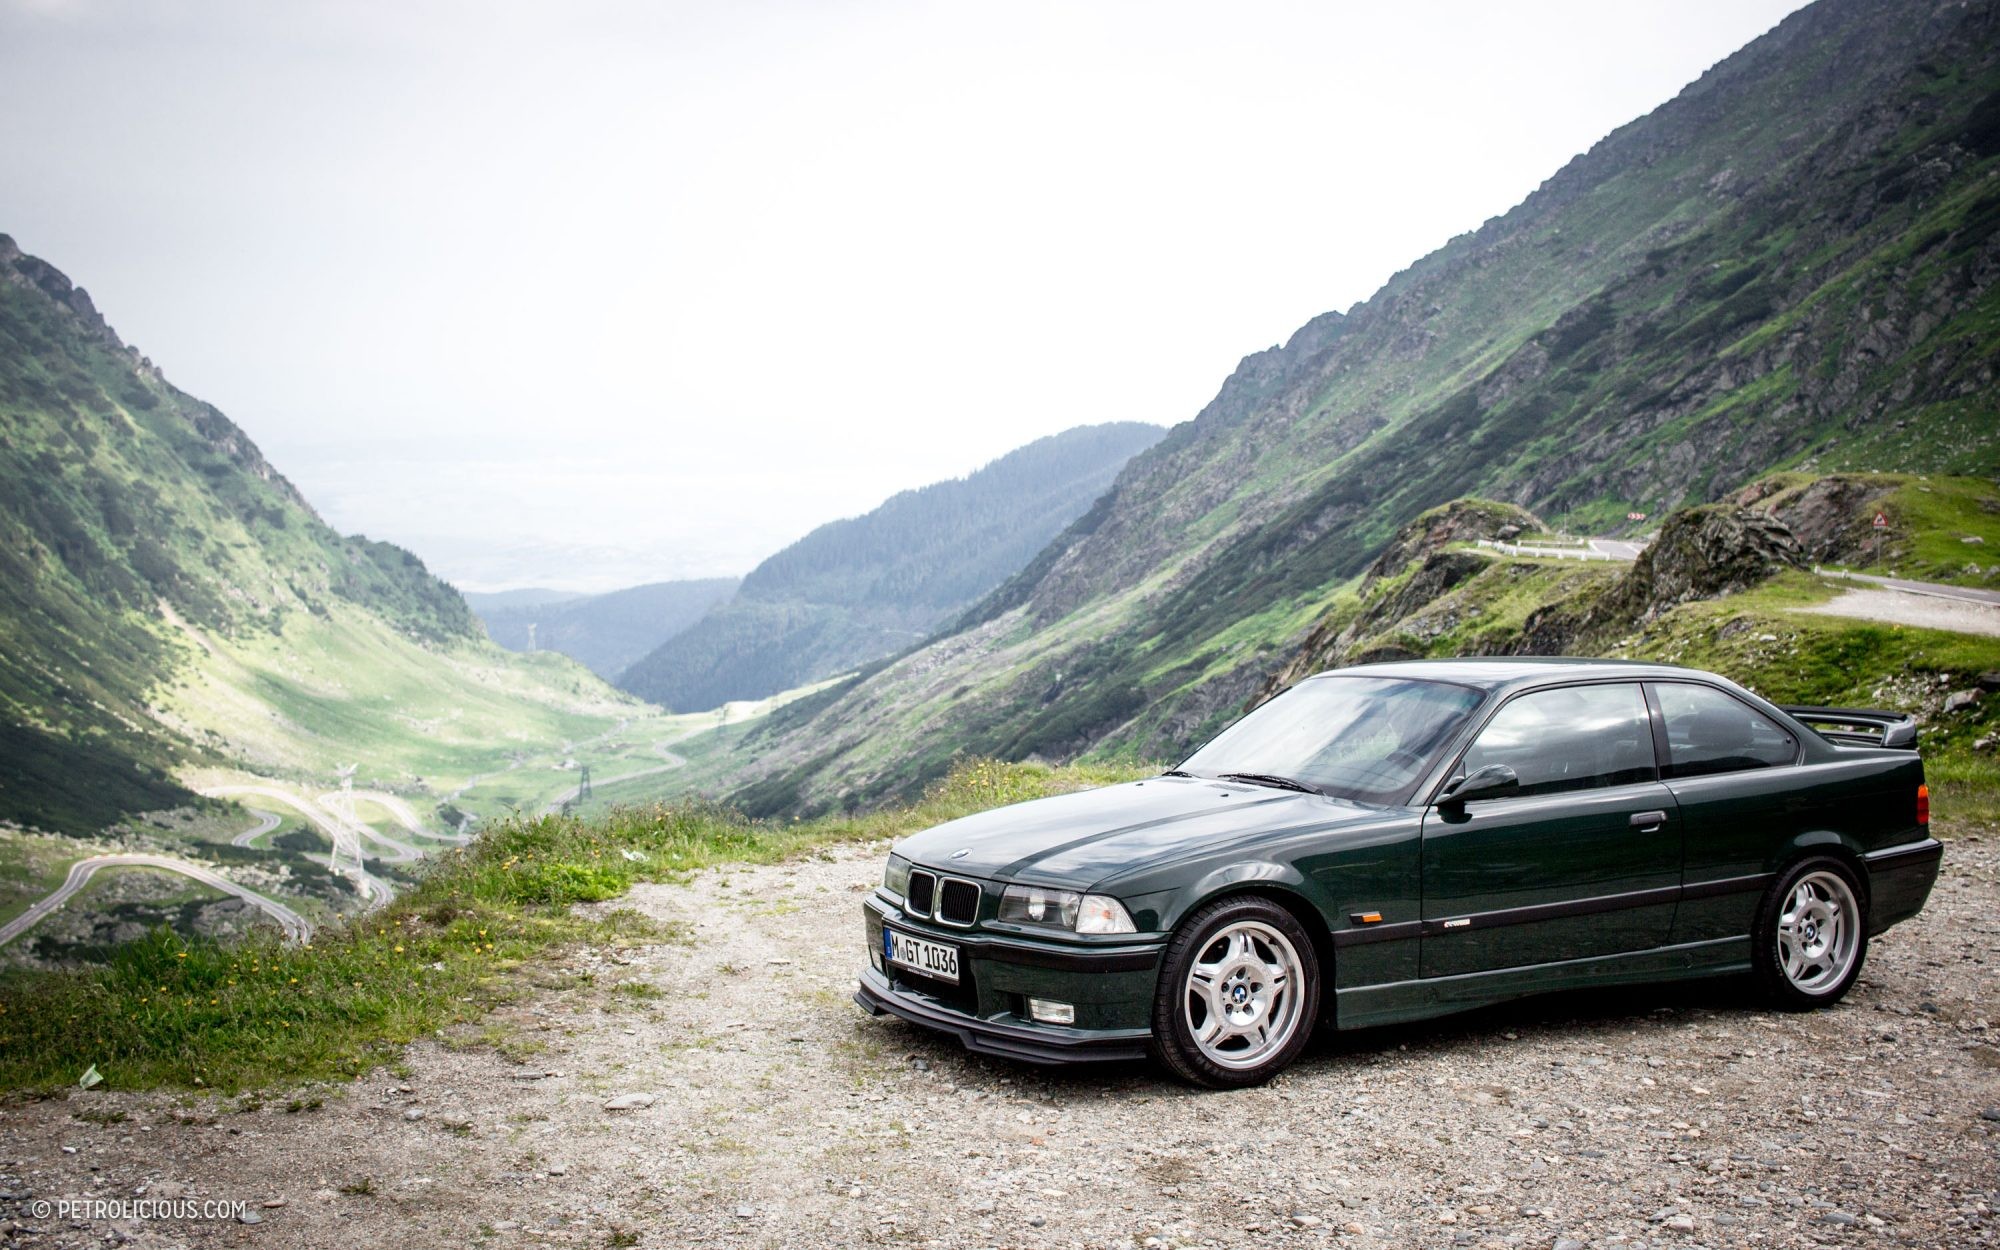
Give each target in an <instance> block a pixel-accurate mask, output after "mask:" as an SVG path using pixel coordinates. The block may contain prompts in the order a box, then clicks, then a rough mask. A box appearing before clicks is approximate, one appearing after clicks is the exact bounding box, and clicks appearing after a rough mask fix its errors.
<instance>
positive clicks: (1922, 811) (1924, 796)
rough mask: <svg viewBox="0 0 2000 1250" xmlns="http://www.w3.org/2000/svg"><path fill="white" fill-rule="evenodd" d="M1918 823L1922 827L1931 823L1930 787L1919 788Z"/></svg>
mask: <svg viewBox="0 0 2000 1250" xmlns="http://www.w3.org/2000/svg"><path fill="white" fill-rule="evenodd" d="M1917 823H1918V824H1920V825H1928V824H1929V823H1931V788H1930V787H1929V786H1918V787H1917Z"/></svg>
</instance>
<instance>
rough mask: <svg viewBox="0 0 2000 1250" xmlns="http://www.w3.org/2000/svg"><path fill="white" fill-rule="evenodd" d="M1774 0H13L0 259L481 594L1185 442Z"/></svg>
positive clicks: (688, 569) (328, 506) (1686, 74)
mask: <svg viewBox="0 0 2000 1250" xmlns="http://www.w3.org/2000/svg"><path fill="white" fill-rule="evenodd" d="M1797 7H1799V5H1798V4H1797V3H1796V2H1795V0H1672V2H1670V3H1638V2H1634V0H1624V2H1620V3H1603V2H1602V0H1588V2H1584V3H1543V4H1493V3H1490V0H1480V2H1477V3H1453V4H1445V3H1438V4H1420V3H1417V4H1394V5H1391V4H1380V3H1366V4H1359V3H1357V4H1335V3H1304V4H1240V5H1225V4H1215V3H1213V2H1212V0H1211V2H1208V3H1199V4H1177V3H1171V2H1164V0H1147V2H1145V3H1133V4H1083V3H1053V4H1040V3H1035V2H1033V0H1007V2H1005V3H990V4H985V5H975V4H970V3H938V4H913V5H903V4H891V3H842V2H839V0H806V2H800V3H759V2H756V0H715V2H714V3H708V4H701V5H681V4H667V3H643V2H634V3H576V2H570V3H548V4H508V3H496V2H494V0H476V2H472V0H469V2H467V3H462V4H456V3H426V2H422V0H396V2H394V3H362V2H356V0H341V2H328V3H319V2H317V0H285V2H284V3H275V4H274V3H264V2H262V0H249V2H245V3H201V2H195V0H187V2H175V0H130V2H119V3H114V2H111V0H25V2H24V0H0V150H4V151H5V153H6V160H5V162H4V166H0V169H4V172H0V232H6V233H10V234H12V235H14V236H15V238H16V240H17V241H18V242H19V243H20V245H21V246H22V247H23V248H24V249H25V250H27V251H29V252H33V253H35V254H37V255H40V256H42V257H44V258H46V259H47V260H49V261H50V262H52V263H53V264H55V265H56V266H57V267H58V268H60V269H62V270H64V271H65V272H67V273H68V274H69V275H70V276H71V277H72V278H73V279H75V280H76V281H77V282H78V283H79V284H81V285H83V286H85V287H87V288H89V290H90V291H91V293H92V295H93V296H94V297H95V299H96V300H97V304H98V307H99V308H100V309H102V310H103V311H104V312H105V314H106V316H107V317H108V318H109V319H110V321H111V322H112V324H113V325H114V326H116V327H117V329H118V330H119V332H120V333H121V334H122V335H123V336H124V337H125V338H126V340H127V341H128V342H132V343H135V344H137V345H138V346H139V347H140V348H141V349H142V350H144V351H145V352H147V353H148V354H149V355H151V356H152V358H153V359H154V360H155V361H156V362H157V363H158V364H160V365H161V366H162V368H164V369H165V371H166V373H167V376H168V377H169V378H171V379H173V380H174V381H175V382H176V383H177V384H179V385H180V386H181V387H183V388H184V389H186V390H189V391H191V392H193V393H194V394H196V395H199V396H201V397H202V398H204V399H207V400H210V401H211V402H213V403H215V404H217V405H218V406H219V407H221V408H222V409H223V410H224V411H225V412H227V413H229V414H230V416H232V417H233V418H235V420H236V421H237V422H238V423H239V424H241V425H242V426H243V427H244V428H245V429H246V430H248V431H249V433H250V434H251V436H252V437H253V438H255V439H256V440H257V441H258V443H259V444H261V445H262V447H263V448H264V450H265V452H266V453H267V454H268V455H269V456H270V457H271V459H272V460H273V461H274V462H276V464H277V465H278V466H279V467H280V468H281V469H282V470H283V471H284V472H285V473H286V474H287V475H289V476H290V477H291V478H292V480H293V481H294V482H296V483H297V484H298V485H299V487H300V488H301V489H302V490H303V491H304V492H305V494H306V496H307V498H308V499H310V500H311V501H312V502H313V503H314V504H315V506H317V507H318V508H319V510H320V511H321V513H322V514H323V515H325V516H326V517H327V519H328V520H329V521H331V522H332V523H333V524H335V525H337V526H339V527H340V528H341V529H343V530H350V531H355V530H358V531H362V532H365V533H367V534H369V535H370V536H372V537H377V538H387V539H390V540H393V541H396V542H400V543H403V544H405V545H407V546H409V547H412V548H413V549H415V550H416V551H417V552H418V554H420V555H422V556H423V557H424V558H425V559H426V560H428V561H429V562H430V563H431V564H432V566H433V567H434V568H436V569H437V570H438V571H440V572H441V573H443V574H444V575H445V576H447V577H449V578H451V579H452V580H454V581H456V582H457V583H458V584H460V585H461V586H463V587H465V588H467V589H493V588H498V587H502V586H524V585H542V586H556V587H564V588H571V589H608V588H610V587H613V586H619V585H629V584H633V583H636V582H643V581H654V580H660V579H665V578H670V577H680V576H707V575H714V574H724V573H741V572H744V571H746V570H748V569H749V568H750V566H751V565H753V564H754V563H755V562H756V561H757V560H758V559H760V558H761V557H763V556H765V555H767V554H769V553H770V552H771V551H773V550H775V549H777V548H778V547H780V546H783V545H784V544H785V543H787V542H789V541H791V540H792V539H794V538H796V537H798V536H799V535H800V534H802V533H804V532H805V531H806V530H808V529H810V528H812V527H813V526H814V525H816V524H818V523H820V522H822V521H826V520H830V519H832V518H834V517H837V516H842V515H850V514H853V513H857V512H861V511H865V510H866V509H868V508H870V507H873V506H874V505H875V504H877V503H879V502H880V501H881V500H882V499H883V498H884V497H886V496H887V495H889V494H891V493H893V492H895V491H897V490H899V489H904V488H907V487H912V486H918V485H922V484H924V483H926V482H930V481H935V480H938V479H940V478H945V477H952V476H957V475H961V474H963V473H966V472H968V471H970V470H971V469H973V468H975V467H977V466H978V465H980V464H982V463H984V462H985V461H987V460H990V459H992V458H993V457H995V456H997V455H1000V454H1002V453H1004V452H1006V451H1007V450H1009V449H1011V448H1013V447H1015V446H1018V445H1020V444H1021V443H1024V442H1026V441H1028V440H1030V439H1032V438H1036V437H1038V436H1041V435H1044V434H1049V433H1054V432H1056V431H1058V430H1062V429H1066V428H1068V427H1070V426H1073V425H1078V424H1083V423H1087V422H1095V421H1106V420H1126V419H1132V420H1143V421H1152V422H1157V423H1160V424H1163V425H1170V424H1173V423H1175V422H1178V421H1182V420H1186V419H1187V418H1189V417H1191V416H1193V415H1194V414H1195V413H1196V412H1197V411H1198V410H1199V409H1200V408H1201V406H1202V405H1203V404H1204V403H1205V402H1207V400H1208V399H1209V398H1210V397H1211V396H1212V395H1213V394H1214V392H1215V389H1216V387H1217V386H1218V385H1219V384H1220V382H1221V381H1222V379H1223V378H1224V377H1225V376H1226V375H1227V374H1228V372H1229V371H1230V370H1231V369H1232V368H1233V367H1234V366H1235V364H1236V361H1237V360H1238V359H1239V358H1240V357H1242V356H1243V355H1245V354H1246V353H1248V352H1252V351H1256V350H1260V349H1262V348H1265V347H1268V346H1270V345H1271V344H1273V343H1275V342H1278V341H1281V340H1283V339H1284V338H1285V337H1287V336H1288V335H1289V334H1290V333H1291V331H1292V330H1293V329H1294V328H1295V327H1297V326H1298V325H1299V324H1301V323H1302V322H1304V321H1305V320H1307V319H1308V318H1310V317H1312V316H1313V315H1315V314H1317V313H1320V312H1323V311H1325V310H1327V309H1330V308H1342V309H1344V308H1347V307H1348V306H1350V305H1352V304H1354V303H1355V302H1357V301H1359V300H1362V299H1365V298H1366V297H1367V296H1368V295H1369V294H1370V293H1371V292H1372V291H1374V289H1375V288H1376V287H1378V286H1379V285H1380V284H1381V283H1382V282H1383V281H1384V280H1385V279H1387V278H1388V277H1389V276H1390V275H1391V274H1392V273H1394V272H1395V271H1397V270H1399V269H1401V268H1403V267H1404V266H1406V265H1408V264H1409V263H1410V262H1411V261H1413V260H1415V259H1416V258H1417V257H1419V256H1421V255H1422V254H1424V253H1425V252H1428V251H1430V250H1431V249H1433V248H1435V247H1437V246H1438V245H1439V244H1441V243H1443V242H1444V241H1445V240H1446V239H1448V238H1450V237H1451V236H1452V235H1455V234H1459V233H1462V232H1464V231H1466V230H1469V229H1472V228H1474V227H1476V226H1478V225H1479V223H1480V222H1481V221H1483V220H1485V219H1486V218H1488V217H1491V216H1493V215H1495V214H1497V213H1501V212H1504V211H1506V210H1507V209H1508V208H1509V207H1511V206H1513V205H1514V204H1516V203H1518V202H1519V201H1520V200H1521V199H1522V197H1523V196H1525V195H1526V194H1527V193H1528V192H1530V191H1532V190H1533V189H1534V188H1535V186H1536V185H1537V184H1539V183H1540V182H1541V181H1542V180H1543V179H1545V178H1546V177H1548V176H1549V175H1550V174H1551V173H1553V172H1554V171H1555V170H1556V169H1557V168H1559V167H1560V166H1561V165H1562V164H1563V163H1564V162H1565V161H1567V160H1568V159H1569V158H1570V157H1571V156H1573V155H1575V154H1576V153H1578V152H1581V151H1583V150H1584V149H1585V148H1587V147H1589V146H1590V145H1591V144H1592V143H1593V142H1595V141H1596V140H1597V139H1599V138H1600V137H1602V136H1603V135H1604V134H1605V133H1606V132H1608V131H1610V130H1611V129H1613V128H1615V127H1617V126H1618V125H1621V124H1622V123H1624V122H1627V121H1629V120H1631V119H1632V118H1634V117H1637V116H1639V115H1641V114H1643V113H1645V112H1648V111H1649V110H1651V109H1652V108H1654V107H1656V106H1657V105H1659V104H1660V103H1662V102H1664V101H1665V100H1667V99H1668V98H1670V97H1671V96H1672V95H1673V94H1674V93H1675V92H1677V91H1678V90H1679V89H1680V88H1681V87H1682V86H1684V85H1685V84H1686V83H1688V82H1690V81H1692V80H1693V79H1694V78H1696V77H1697V76H1699V75H1700V74H1701V72H1702V71H1703V70H1705V69H1706V68H1707V67H1708V66H1710V65H1712V64H1713V63H1714V62H1716V61H1718V60H1720V59H1722V58H1723V57H1725V56H1727V55H1728V54H1729V53H1730V52H1732V51H1734V50H1735V49H1736V48H1738V47H1740V46H1741V45H1742V44H1744V43H1746V42H1748V41H1749V40H1750V39H1752V38H1754V37H1755V36H1756V35H1758V34H1760V33H1761V32H1763V31H1764V30H1766V29H1768V28H1769V27H1771V26H1772V25H1774V24H1775V23H1776V22H1777V21H1778V20H1779V19H1780V18H1781V17H1783V16H1784V14H1785V13H1786V12H1788V11H1790V10H1792V9H1794V8H1797Z"/></svg>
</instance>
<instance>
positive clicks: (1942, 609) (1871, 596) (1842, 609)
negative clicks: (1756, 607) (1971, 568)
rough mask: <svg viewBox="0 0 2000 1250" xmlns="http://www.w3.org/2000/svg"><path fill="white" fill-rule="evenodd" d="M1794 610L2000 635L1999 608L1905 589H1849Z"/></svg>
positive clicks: (1966, 632)
mask: <svg viewBox="0 0 2000 1250" xmlns="http://www.w3.org/2000/svg"><path fill="white" fill-rule="evenodd" d="M1795 610H1796V611H1799V612H1815V613H1818V614H1819V615H1821V616H1849V617H1853V618H1855V619H1856V620H1862V621H1883V622H1886V623H1888V624H1890V625H1910V626H1914V627H1916V628H1918V629H1947V630H1951V631H1952V632H1954V633H1960V634H1985V635H1987V636H1989V637H1994V638H2000V607H1995V606H1994V605H1992V604H1990V603H1971V602H1968V601H1966V600H1963V599H1943V598H1939V597H1938V596H1936V595H1916V594H1911V593H1909V592H1908V591H1902V590H1849V591H1844V592H1842V593H1841V594H1840V595H1839V596H1838V597H1837V598H1834V599H1829V600H1828V601H1827V602H1825V603H1821V604H1815V605H1814V606H1812V607H1809V608H1798V609H1795Z"/></svg>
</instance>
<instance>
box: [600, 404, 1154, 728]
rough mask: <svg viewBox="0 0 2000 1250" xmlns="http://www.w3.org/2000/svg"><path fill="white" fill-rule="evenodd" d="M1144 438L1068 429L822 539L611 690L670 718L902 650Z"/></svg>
mask: <svg viewBox="0 0 2000 1250" xmlns="http://www.w3.org/2000/svg"><path fill="white" fill-rule="evenodd" d="M1163 433H1164V431H1163V430H1161V429H1160V428H1159V427H1158V426H1152V425H1142V424H1138V423H1136V422H1118V423H1111V424H1106V425H1091V426H1080V427H1078V428H1076V429H1073V430H1067V431H1065V432H1063V433H1061V434H1056V435H1052V436H1050V437H1048V438H1043V439H1037V440H1036V441H1035V442H1032V443H1029V444H1028V445H1027V446H1025V447H1022V448H1019V449H1017V450H1015V451H1012V452H1009V453H1008V454H1007V455H1005V456H1002V457H1001V458H1000V459H998V460H995V461H994V462H993V463H991V464H989V465H987V466H985V467H984V468H982V469H980V470H978V471H977V472H975V473H973V474H971V475H970V476H968V477H965V478H963V479H955V480H952V481H948V482H938V483H935V484H933V485H930V486H926V487H923V488H922V489H920V490H911V491H904V492H903V493H902V494H899V495H897V496H895V497H894V498H892V499H890V500H889V501H888V502H886V503H884V504H883V505H882V506H881V507H879V508H877V509H875V510H874V511H873V512H870V513H868V514H867V515H865V516H859V517H853V518H850V519H848V520H843V521H834V522H832V523H831V524H827V525H822V526H820V527H819V528H818V529H816V530H814V531H813V532H812V533H810V534H808V535H806V536H805V537H804V538H801V539H800V540H799V541H798V542H795V543H793V544H792V545H791V546H789V547H787V548H785V549H784V550H783V551H780V552H778V553H777V554H776V555H774V556H772V557H771V558H770V559H768V560H766V561H764V562H763V563H762V564H760V565H758V566H757V567H756V568H755V569H753V570H751V572H750V575H749V576H748V577H746V578H744V579H743V586H742V589H741V590H740V591H739V592H738V593H737V595H736V597H735V599H733V600H732V601H731V602H729V603H728V604H726V605H724V606H723V607H720V608H718V609H717V610H715V611H713V612H711V613H709V614H708V616H707V617H705V618H704V619H703V620H702V621H701V622H700V623H698V624H697V625H695V626H694V627H693V628H691V629H688V630H686V631H685V632H683V633H681V634H679V635H678V636H677V637H675V638H673V639H671V640H669V641H668V642H667V643H665V644H664V645H663V646H661V647H660V648H659V649H658V650H657V651H655V652H653V653H652V654H651V655H648V656H647V657H646V658H644V659H643V660H641V661H639V662H638V663H636V664H634V665H633V666H632V667H631V669H630V670H628V671H627V672H626V674H625V675H624V677H623V678H621V679H620V681H619V684H620V685H622V686H624V687H625V688H626V689H627V690H631V691H633V692H635V693H637V694H639V695H641V696H643V697H645V698H648V699H651V700H653V701H654V702H656V703H661V704H664V705H665V706H667V707H670V708H675V709H679V710H682V711H691V710H696V709H701V708H709V707H717V706H720V705H721V704H723V703H725V702H728V701H729V700H732V699H758V698H763V697H765V696H766V695H770V694H775V693H777V692H778V691H780V690H788V689H792V688H794V687H798V686H803V685H806V684H808V683H810V682H813V681H817V680H819V679H821V678H824V677H828V676H832V675H833V674H836V673H839V672H842V671H843V670H846V669H850V668H853V667H854V666H855V665H857V664H861V663H865V662H867V661H870V660H874V659H878V658H880V657H882V656H885V655H890V654H893V653H895V652H898V651H901V650H904V649H905V648H907V647H909V646H910V645H911V644H913V643H915V642H918V641H920V640H921V639H923V638H925V637H927V636H929V635H930V634H931V633H932V632H933V631H934V630H935V629H937V628H938V627H939V626H940V625H943V624H945V623H946V622H948V621H950V620H951V619H952V618H953V617H954V616H956V615H957V614H958V613H960V612H963V611H964V610H965V609H966V608H967V607H969V606H970V605H971V604H972V603H973V602H974V601H975V600H977V599H978V598H979V597H980V596H981V595H984V594H986V593H987V592H988V591H990V590H992V589H993V587H994V586H996V585H998V584H999V583H1000V582H1001V580H1002V579H1004V578H1006V577H1007V576H1008V575H1010V574H1012V573H1013V572H1014V571H1015V570H1017V569H1019V568H1020V567H1021V566H1022V565H1023V564H1026V563H1027V562H1028V559H1029V558H1030V557H1031V556H1033V555H1034V554H1035V553H1036V552H1037V551H1039V550H1040V549H1041V548H1042V546H1043V545H1044V544H1046V543H1047V542H1048V541H1049V539H1051V538H1053V537H1054V536H1055V535H1056V533H1057V532H1058V531H1060V530H1061V529H1062V528H1063V527H1064V526H1066V525H1068V524H1069V523H1070V522H1071V521H1074V520H1075V519H1076V518H1077V516H1078V515H1079V514H1081V513H1082V512H1083V511H1084V510H1085V509H1086V508H1088V507H1090V505H1091V503H1092V501H1094V500H1095V499H1097V498H1098V496H1099V495H1101V494H1102V493H1103V492H1104V489H1105V488H1106V487H1107V486H1109V485H1110V484H1111V481H1112V479H1113V478H1114V477H1115V476H1116V475H1117V473H1118V470H1119V469H1120V467H1122V466H1123V465H1124V464H1125V462H1126V461H1127V460H1129V459H1130V458H1131V457H1132V456H1133V455H1134V454H1136V453H1138V452H1140V451H1143V450H1144V449H1146V448H1147V447H1150V446H1152V445H1153V444H1154V443H1155V442H1157V441H1159V439H1160V436H1161V435H1162V434H1163Z"/></svg>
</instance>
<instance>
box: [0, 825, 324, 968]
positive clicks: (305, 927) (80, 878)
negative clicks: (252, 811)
mask: <svg viewBox="0 0 2000 1250" xmlns="http://www.w3.org/2000/svg"><path fill="white" fill-rule="evenodd" d="M273 827H275V826H273ZM264 832H269V831H268V830H264ZM105 868H161V869H165V870H166V871H168V872H177V873H180V874H181V875H182V876H184V877H193V878H194V879H195V880H196V881H199V882H201V883H202V884H203V885H205V886H209V887H210V888H212V889H217V890H221V891H222V892H223V893H224V894H233V895H235V896H236V897H237V898H240V899H242V900H243V901H244V902H246V903H248V904H250V905H251V906H252V907H255V908H258V909H259V910H261V911H263V912H264V913H265V914H266V915H268V916H270V917H271V918H272V919H273V920H276V921H277V922H278V923H279V924H280V925H282V926H283V927H284V930H285V936H286V937H289V938H290V939H292V940H293V941H295V942H304V941H306V940H308V939H310V938H311V937H312V925H311V923H309V922H308V921H307V920H306V918H305V917H304V916H301V915H299V913H297V912H295V911H293V910H292V909H291V908H289V907H287V906H285V905H284V904H283V903H280V902H279V901H278V900H276V899H274V898H266V897H265V896H264V895H262V894H259V893H257V892H256V891H255V890H248V889H245V888H244V887H242V886H240V885H238V884H236V883H235V882H234V881H231V880H230V879H229V878H227V877H225V876H223V875H222V874H221V873H219V872H217V871H215V870H214V869H213V868H210V867H208V866H206V865H204V864H196V863H192V862H190V861H188V860H185V859H175V858H173V857H172V856H170V855H150V854H146V853H143V852H136V851H134V852H123V853H119V854H114V855H93V856H91V857H90V858H88V859H79V860H77V861H76V862H75V863H73V864H71V865H70V866H69V876H68V877H66V878H64V880H63V883H62V884H61V885H59V886H57V887H56V888H55V890H54V891H52V892H51V893H50V894H49V895H48V897H46V898H44V899H42V900H41V901H40V902H38V903H36V904H34V905H33V906H31V907H29V908H28V910H26V911H24V912H22V913H21V914H20V915H18V916H16V917H14V918H13V919H12V920H10V921H8V922H7V923H6V924H5V925H0V946H5V945H6V944H7V943H9V942H11V941H13V940H14V939H15V938H17V937H19V936H20V935H21V934H23V933H26V932H27V931H28V930H29V929H32V928H34V927H35V926H36V925H37V924H39V923H41V921H42V920H43V919H45V918H46V917H47V916H48V915H49V913H50V912H53V911H54V910H56V908H58V907H61V906H62V905H63V904H64V903H67V902H68V901H69V899H70V896H71V895H73V894H75V893H76V892H77V891H78V890H81V889H82V888H83V887H84V886H86V885H88V884H89V883H90V879H91V878H92V877H94V876H96V875H97V873H98V871H99V870H101V869H105Z"/></svg>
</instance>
